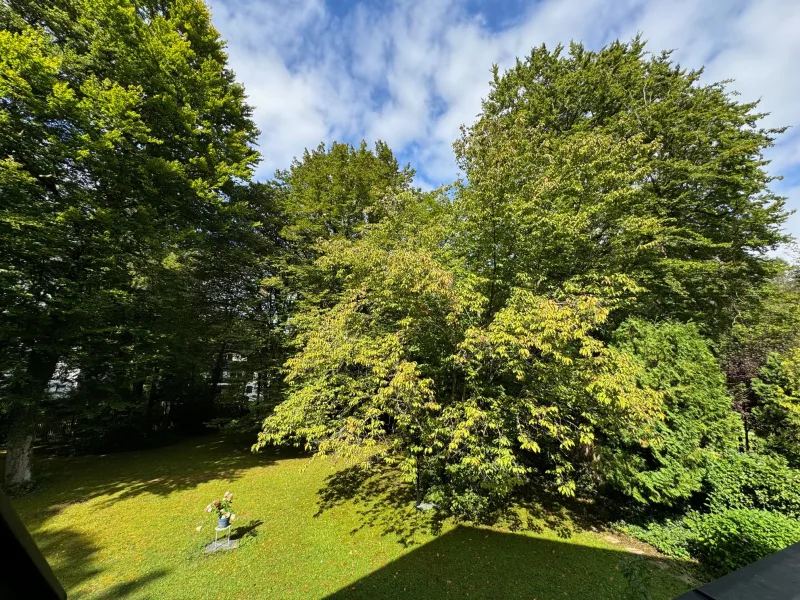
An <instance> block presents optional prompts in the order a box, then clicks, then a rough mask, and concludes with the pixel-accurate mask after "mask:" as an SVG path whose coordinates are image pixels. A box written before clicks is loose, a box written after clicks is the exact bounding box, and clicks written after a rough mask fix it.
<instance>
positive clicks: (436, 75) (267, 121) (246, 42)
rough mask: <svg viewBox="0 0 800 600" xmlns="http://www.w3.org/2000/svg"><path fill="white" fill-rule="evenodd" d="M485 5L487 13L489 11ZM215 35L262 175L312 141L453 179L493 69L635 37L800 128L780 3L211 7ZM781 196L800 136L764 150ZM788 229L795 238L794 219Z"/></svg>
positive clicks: (793, 13) (788, 5) (798, 88)
mask: <svg viewBox="0 0 800 600" xmlns="http://www.w3.org/2000/svg"><path fill="white" fill-rule="evenodd" d="M492 4H493V3H492V2H490V1H489V0H487V1H486V2H485V5H486V6H487V10H492ZM211 5H212V14H213V20H214V24H215V25H216V26H217V28H218V29H219V30H220V31H221V33H222V35H223V37H224V38H225V39H227V40H228V48H229V54H230V62H231V65H232V67H233V68H234V70H235V71H236V73H237V77H238V78H239V80H240V81H242V82H243V83H244V84H245V87H246V89H247V91H248V94H249V97H250V102H251V104H253V105H254V106H255V108H256V111H255V119H256V122H257V123H258V125H259V127H260V128H261V130H262V136H261V139H260V146H261V147H260V150H261V152H262V154H263V157H264V160H263V164H262V166H261V168H260V170H259V176H261V177H268V176H269V175H271V173H272V172H273V171H274V170H275V169H276V168H284V167H286V166H288V165H289V163H290V162H291V159H292V158H293V157H294V156H298V155H300V154H301V153H302V151H303V149H304V148H306V147H313V146H316V145H317V144H318V143H319V142H320V141H325V142H331V141H333V140H341V141H351V142H355V141H358V140H360V139H362V138H363V139H367V140H368V141H370V142H371V141H373V140H375V139H378V138H380V139H384V140H385V141H386V142H388V143H389V145H390V146H391V147H392V148H393V149H394V150H395V152H396V153H397V154H398V155H399V156H401V157H403V158H404V159H406V160H410V161H411V163H412V166H413V167H414V168H416V169H417V171H418V172H419V177H420V182H421V183H427V184H428V185H435V184H438V183H440V182H446V181H450V180H452V179H453V178H455V176H456V175H457V170H456V165H455V161H454V158H453V153H452V143H453V141H455V139H456V138H457V137H458V135H459V126H460V125H461V124H469V123H472V122H473V121H474V119H475V116H476V115H477V113H478V112H479V111H480V101H481V98H482V97H484V96H485V95H486V94H487V92H488V90H489V85H488V82H489V79H490V67H491V65H492V63H498V64H499V65H500V66H501V68H503V67H508V66H511V65H512V64H513V61H514V59H515V57H517V56H520V57H521V56H524V55H526V54H527V53H528V52H529V51H530V49H531V47H533V46H538V45H540V44H541V43H546V44H547V45H548V46H551V47H552V46H554V45H555V44H557V43H559V42H561V43H564V44H567V43H568V42H569V41H570V40H576V41H583V42H584V43H586V44H587V45H589V46H590V47H593V48H598V47H600V46H602V45H603V44H605V43H607V42H609V41H611V40H613V39H616V38H621V39H629V38H630V37H632V36H633V35H635V34H636V33H637V32H642V34H643V35H644V37H645V38H646V39H647V40H649V48H650V50H651V51H654V52H658V51H660V50H661V49H664V48H674V49H675V54H674V57H675V59H676V60H678V61H679V62H680V63H681V64H682V65H683V66H685V67H689V68H697V67H700V66H703V65H705V75H704V78H705V80H706V81H709V82H710V81H718V80H721V79H735V83H734V84H733V85H732V87H733V89H736V90H737V91H739V92H740V93H741V94H742V99H743V100H746V101H751V100H757V99H759V98H761V101H762V103H761V110H763V111H765V112H769V113H771V114H770V116H769V117H767V118H766V119H765V120H764V124H765V125H766V126H784V125H791V126H798V125H800V103H798V102H797V101H796V98H798V97H800V78H797V77H796V76H795V73H796V70H797V69H796V66H797V65H796V63H797V61H798V59H800V36H797V35H796V32H797V31H798V30H800V4H798V3H796V2H786V1H785V0H729V1H726V2H696V1H695V0H652V1H646V0H541V1H540V2H538V3H537V4H535V5H532V6H530V7H528V8H527V9H525V10H524V11H523V12H521V13H520V14H519V15H517V18H514V19H512V20H510V21H509V23H510V24H509V25H507V26H506V27H504V28H502V29H500V30H492V29H491V28H490V27H489V26H488V25H487V23H488V22H489V21H490V19H487V18H484V17H485V16H486V15H481V14H479V13H475V12H472V13H470V12H469V11H467V9H466V8H465V5H464V4H463V3H461V2H458V1H456V0H398V1H397V2H395V3H391V4H390V3H384V2H380V3H379V2H364V3H354V4H353V6H351V7H349V8H347V9H345V10H338V11H336V12H334V11H333V10H332V9H331V8H330V6H328V5H326V4H325V3H324V2H323V1H322V0H271V1H266V0H212V1H211ZM768 156H769V158H771V159H772V160H773V165H772V167H771V169H772V172H773V173H775V174H786V175H788V181H787V182H786V183H785V184H778V185H777V186H776V187H777V188H778V191H780V192H782V193H784V194H787V195H788V196H789V198H790V207H792V208H794V207H795V206H797V204H798V202H800V195H798V192H800V188H799V187H798V186H797V180H798V179H800V131H797V130H793V129H790V130H789V132H788V133H787V134H785V135H784V136H782V137H781V139H780V140H779V142H778V145H777V146H776V147H775V148H773V149H771V150H770V152H769V155H768ZM790 228H791V230H792V231H793V232H795V233H800V219H794V220H792V221H791V223H790Z"/></svg>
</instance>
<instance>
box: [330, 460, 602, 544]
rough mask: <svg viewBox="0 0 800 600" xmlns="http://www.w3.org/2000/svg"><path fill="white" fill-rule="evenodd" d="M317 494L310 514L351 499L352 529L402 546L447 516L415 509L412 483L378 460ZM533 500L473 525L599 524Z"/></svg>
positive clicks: (541, 527) (541, 496) (433, 530)
mask: <svg viewBox="0 0 800 600" xmlns="http://www.w3.org/2000/svg"><path fill="white" fill-rule="evenodd" d="M318 495H319V505H318V506H319V508H318V511H317V514H316V515H315V516H317V517H319V516H320V515H322V514H323V513H325V512H326V511H328V510H331V509H333V508H335V507H336V506H339V505H341V504H345V503H352V504H355V505H357V506H358V513H359V515H360V517H361V524H360V525H359V526H358V527H357V528H356V529H354V530H353V531H352V532H351V533H355V532H356V531H358V530H360V529H363V528H365V527H377V528H379V529H380V530H381V532H382V533H383V534H384V535H385V534H390V533H391V534H394V535H396V536H398V538H399V539H400V542H401V543H402V544H404V545H411V544H413V543H414V539H415V537H416V535H417V534H419V533H422V534H432V535H438V533H439V532H440V531H441V529H442V525H443V522H444V521H445V520H446V518H447V515H446V514H445V513H444V512H443V511H440V510H438V509H434V510H430V511H425V512H423V511H419V510H417V509H416V508H415V498H414V496H415V494H414V490H413V488H412V486H411V485H408V484H404V483H403V482H402V481H401V478H400V474H399V473H398V472H396V471H393V470H391V469H387V468H386V467H385V466H383V465H382V464H381V463H368V464H364V465H356V466H352V467H348V468H346V469H343V470H341V471H337V472H335V473H333V474H331V475H329V476H328V477H327V478H326V479H325V486H324V487H323V488H322V489H320V490H319V492H318ZM535 498H536V499H535V501H534V500H524V499H517V500H515V502H514V503H513V504H510V505H508V506H504V507H498V508H496V509H495V510H493V511H492V512H490V513H488V514H486V515H484V516H483V517H482V518H481V519H480V520H479V521H476V522H475V523H474V524H476V525H489V526H500V527H503V528H506V529H509V530H511V531H514V532H516V531H532V532H535V533H542V532H543V531H545V530H552V531H555V532H556V533H557V534H558V535H559V536H560V537H562V538H570V537H571V536H572V535H573V534H574V533H575V532H576V531H577V530H579V529H590V528H591V529H593V530H597V529H598V528H602V525H600V524H598V523H597V522H596V521H593V520H591V518H590V517H588V516H587V515H588V514H589V511H587V509H586V507H583V506H577V505H576V506H568V505H566V504H565V503H563V502H559V501H557V500H556V499H554V498H552V497H551V496H550V495H548V494H546V493H545V492H539V493H537V494H536V496H535ZM572 504H576V503H575V502H573V503H572Z"/></svg>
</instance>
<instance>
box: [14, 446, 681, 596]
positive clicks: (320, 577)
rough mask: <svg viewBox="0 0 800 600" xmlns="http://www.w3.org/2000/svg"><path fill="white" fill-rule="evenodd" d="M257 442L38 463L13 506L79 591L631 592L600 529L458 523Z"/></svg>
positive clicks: (379, 482)
mask: <svg viewBox="0 0 800 600" xmlns="http://www.w3.org/2000/svg"><path fill="white" fill-rule="evenodd" d="M248 443H249V440H236V439H227V440H225V439H222V438H201V439H194V440H186V441H184V442H181V443H180V444H177V445H175V446H171V447H167V448H160V449H155V450H148V451H142V452H130V453H120V454H114V455H106V456H88V457H79V458H64V457H52V458H44V459H41V458H40V459H39V460H38V461H37V463H36V468H37V469H38V474H39V479H40V483H39V486H38V487H37V489H36V490H35V491H34V492H33V493H31V494H29V495H27V496H22V497H19V498H15V499H14V506H15V508H16V510H17V511H18V512H19V514H20V516H21V517H22V519H23V521H24V522H25V524H26V525H27V527H28V529H29V530H30V531H31V533H32V535H33V537H34V539H35V540H36V542H37V543H38V544H39V546H40V548H41V549H42V551H43V553H44V554H45V556H46V557H47V559H48V561H49V562H50V564H51V565H52V566H53V569H54V571H55V573H56V575H57V576H58V578H59V579H60V580H61V582H62V584H63V585H64V587H65V588H66V589H67V590H68V593H69V597H70V598H89V599H95V600H98V599H100V600H105V599H110V598H177V599H181V598H187V599H188V598H269V599H280V598H336V599H339V598H446V597H451V598H486V599H489V598H509V599H516V598H520V599H522V598H525V599H531V598H536V599H538V600H555V599H563V598H597V599H612V598H615V599H623V598H626V597H628V587H627V584H626V583H625V581H624V579H623V577H622V575H621V573H620V571H619V569H618V566H619V563H620V561H622V560H626V559H628V558H631V557H632V556H634V555H633V554H631V553H629V552H628V551H625V549H624V548H623V547H622V546H620V544H619V543H617V544H614V543H612V541H609V540H608V539H606V538H605V537H603V536H601V535H598V534H594V533H590V532H581V533H576V534H575V535H572V536H571V537H569V538H568V539H565V538H563V537H560V536H559V532H557V531H555V530H553V529H550V528H548V527H547V526H546V523H545V526H544V527H541V528H539V529H537V531H536V532H535V533H534V532H530V531H526V532H522V533H512V532H510V531H508V530H503V529H500V528H486V527H473V526H464V525H456V524H453V523H451V522H449V521H448V520H446V519H443V518H442V517H441V515H436V514H435V513H434V514H431V513H419V512H417V511H416V510H415V509H414V508H413V503H412V502H411V501H410V497H409V495H408V491H407V490H406V489H405V487H404V486H401V485H400V484H399V483H398V482H397V480H396V479H394V478H392V477H391V476H387V475H383V476H377V477H376V476H375V475H374V473H363V472H360V471H359V470H354V469H346V468H343V466H342V465H337V464H336V463H334V462H330V461H311V462H309V459H308V458H307V457H305V456H302V455H298V454H296V453H291V452H288V453H287V452H278V451H273V452H270V453H267V454H264V455H252V454H250V453H249V451H248ZM0 458H2V457H0ZM227 490H230V491H232V492H233V493H234V494H235V507H236V510H235V512H236V514H237V519H236V520H235V521H234V529H233V537H234V538H238V539H240V545H239V548H238V549H237V550H233V551H229V552H222V553H217V554H214V555H206V554H204V553H203V548H204V546H205V545H206V544H207V543H209V541H210V540H212V539H213V536H214V531H213V527H214V521H213V519H212V518H211V517H210V516H209V515H207V514H206V513H204V512H203V508H204V507H205V506H206V504H207V503H208V502H209V501H210V500H212V499H213V498H216V497H219V496H221V495H222V493H223V492H225V491H227ZM198 527H201V529H200V531H197V528H198ZM561 535H562V536H563V532H561ZM681 570H682V568H681V565H678V564H675V563H671V562H669V561H664V560H660V561H657V562H654V563H653V564H652V566H651V567H650V568H649V572H650V573H651V576H652V585H651V588H652V592H653V597H654V598H657V599H664V600H666V599H668V598H673V597H675V596H677V595H679V594H680V593H682V592H684V591H686V590H687V589H688V586H687V585H686V584H685V583H684V582H683V581H681V580H680V579H679V578H678V576H679V575H680V572H681Z"/></svg>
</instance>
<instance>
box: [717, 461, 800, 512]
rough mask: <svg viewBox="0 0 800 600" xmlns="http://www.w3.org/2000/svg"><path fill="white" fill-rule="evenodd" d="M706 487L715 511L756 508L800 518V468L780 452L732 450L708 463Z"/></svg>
mask: <svg viewBox="0 0 800 600" xmlns="http://www.w3.org/2000/svg"><path fill="white" fill-rule="evenodd" d="M706 489H707V494H708V495H707V498H706V505H707V506H708V508H709V510H710V511H711V512H712V513H718V512H724V511H726V510H731V509H739V508H756V509H763V510H771V511H776V512H780V513H782V514H784V515H786V516H788V517H794V518H800V470H797V469H792V468H790V467H789V464H788V463H787V461H786V459H784V458H783V457H781V456H769V455H759V454H741V453H738V452H736V453H730V454H728V455H726V456H724V457H723V458H722V459H719V460H716V461H714V462H713V463H712V464H710V465H709V468H708V474H707V476H706Z"/></svg>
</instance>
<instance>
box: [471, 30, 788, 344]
mask: <svg viewBox="0 0 800 600" xmlns="http://www.w3.org/2000/svg"><path fill="white" fill-rule="evenodd" d="M701 74H702V71H687V70H686V69H682V68H681V67H680V66H679V65H676V64H674V63H673V62H672V61H671V58H670V53H669V52H663V53H661V54H654V55H653V54H649V53H647V52H646V50H645V44H644V42H643V41H642V40H641V39H640V38H638V37H637V38H635V39H633V40H632V41H630V42H628V43H624V42H614V43H612V44H610V45H608V46H606V47H605V48H603V49H601V50H599V51H597V52H594V51H590V50H587V49H586V48H584V46H582V45H581V44H577V43H574V44H571V45H570V47H569V50H568V51H566V50H565V49H564V48H563V47H562V46H557V47H556V48H555V49H554V50H552V51H550V50H548V49H547V48H545V47H544V46H541V47H538V48H535V49H533V50H532V51H531V53H530V55H528V56H527V57H525V58H524V59H522V60H518V61H517V63H516V65H515V66H514V67H512V68H511V69H509V70H508V71H507V72H506V73H503V74H500V72H499V71H498V69H497V68H496V67H495V70H494V78H493V80H492V82H491V90H490V92H489V95H488V97H487V98H486V99H485V100H484V102H483V110H482V112H481V114H480V115H479V118H478V120H477V121H476V123H475V124H473V125H472V126H470V127H468V128H466V129H464V131H463V135H462V137H461V139H460V140H458V141H457V143H456V145H455V149H456V154H457V157H458V160H459V163H460V165H461V167H462V169H463V170H464V172H465V173H466V176H467V180H468V184H469V185H468V186H466V187H464V188H463V192H462V193H461V194H460V198H459V201H460V202H461V203H463V204H464V209H463V213H464V214H465V215H466V220H465V222H464V231H463V234H462V239H463V241H464V245H465V248H464V252H465V253H466V255H467V256H469V257H470V260H471V261H472V262H473V265H474V268H475V269H476V271H478V272H480V273H482V274H483V275H484V276H485V277H486V280H487V281H486V289H487V294H488V296H489V298H490V306H491V309H492V310H497V309H498V308H499V307H500V306H502V304H503V302H504V300H505V298H507V297H508V295H509V293H510V289H511V286H513V285H524V286H526V287H529V288H533V289H539V290H542V289H548V288H550V289H552V288H555V287H558V286H559V285H561V284H562V283H563V282H565V281H569V280H570V279H573V278H583V277H586V276H598V275H599V276H604V275H607V274H609V273H625V274H627V275H629V276H630V277H632V278H633V280H634V281H635V282H636V283H637V285H639V286H641V287H642V288H643V289H642V291H641V293H640V294H639V296H638V303H637V306H636V308H635V312H636V313H637V314H640V315H643V316H646V317H648V318H651V319H661V318H665V317H672V318H675V319H678V320H683V321H685V320H689V319H692V320H694V321H695V322H697V323H699V324H701V325H702V327H703V329H704V331H706V332H708V333H711V334H713V335H717V334H719V333H721V332H722V331H724V330H725V329H726V328H727V327H728V326H729V324H730V323H731V321H732V319H733V312H732V305H733V304H734V303H735V301H736V299H737V298H741V297H743V296H745V295H746V294H747V293H749V292H750V291H752V290H753V289H754V288H755V287H757V286H758V284H759V283H760V282H762V281H764V280H765V279H766V278H768V277H770V276H771V275H772V274H773V273H774V272H775V269H774V261H773V260H771V259H770V258H769V257H768V256H767V255H766V254H765V252H766V251H768V250H770V249H772V248H774V247H775V246H776V244H778V243H780V242H782V241H785V240H786V236H785V235H784V234H783V233H782V232H781V225H782V223H783V222H784V221H785V219H786V212H785V210H784V199H783V198H780V197H777V196H775V195H774V194H773V193H772V192H771V191H770V189H769V183H770V182H771V181H772V179H773V177H772V176H770V175H769V174H768V173H767V172H766V170H765V166H766V164H767V162H766V160H765V159H764V158H763V151H764V150H765V149H766V148H768V147H769V146H771V145H772V143H773V140H774V138H775V136H776V135H778V134H779V133H780V132H781V131H782V130H781V129H762V128H760V127H759V124H758V123H759V119H760V117H762V116H763V115H761V114H760V113H758V112H757V111H756V104H754V103H740V102H737V100H736V98H735V95H734V93H733V92H732V91H731V90H729V89H728V88H727V87H726V85H725V84H724V83H715V84H703V83H701V82H700V77H701ZM628 314H630V313H628ZM623 316H624V313H620V314H619V317H623Z"/></svg>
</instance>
